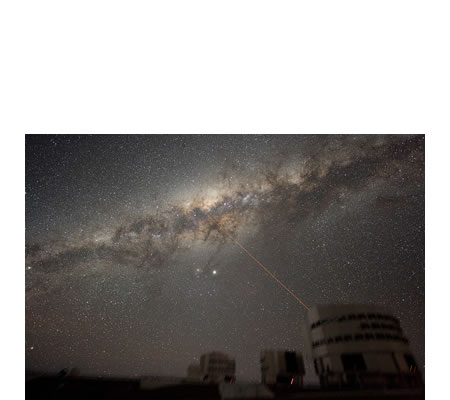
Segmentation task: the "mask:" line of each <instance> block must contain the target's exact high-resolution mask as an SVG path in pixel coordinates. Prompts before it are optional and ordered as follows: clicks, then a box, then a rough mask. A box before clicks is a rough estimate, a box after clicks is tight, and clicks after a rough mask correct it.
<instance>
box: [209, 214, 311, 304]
mask: <svg viewBox="0 0 450 400" xmlns="http://www.w3.org/2000/svg"><path fill="white" fill-rule="evenodd" d="M216 225H217V229H219V230H220V231H221V232H223V233H224V234H225V235H227V236H228V237H229V238H230V239H231V240H232V241H233V242H234V243H235V244H237V245H238V246H239V247H240V248H241V249H242V250H243V251H244V252H245V253H246V254H247V255H248V256H249V257H250V258H251V259H252V260H253V261H255V262H256V264H258V266H259V267H261V268H262V269H263V270H264V271H265V272H266V273H267V274H268V275H269V276H270V277H271V278H272V279H273V280H274V281H275V282H277V283H278V284H279V285H280V286H281V287H282V288H283V289H284V290H286V291H287V292H288V293H289V294H290V295H291V296H292V297H293V298H294V299H295V300H297V301H298V302H299V303H300V304H301V305H302V306H303V307H305V308H306V309H307V310H308V311H309V307H308V306H307V305H306V304H305V303H304V302H303V301H301V300H300V299H299V298H298V296H296V295H295V293H293V292H292V291H291V290H290V289H289V288H288V287H287V286H286V285H285V284H284V283H283V282H281V281H280V280H279V279H278V278H277V277H276V276H275V275H274V274H273V273H272V272H270V271H269V269H268V268H267V267H265V266H264V265H263V263H262V262H261V261H259V260H258V259H257V258H256V257H255V256H254V255H253V254H252V253H250V252H249V251H248V250H247V249H246V248H245V247H244V246H242V244H240V243H239V242H238V241H237V240H236V239H235V238H234V237H233V236H232V235H231V234H230V233H229V232H228V231H227V230H226V229H225V228H223V227H221V226H220V224H219V223H218V222H217V221H216Z"/></svg>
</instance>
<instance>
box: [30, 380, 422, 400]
mask: <svg viewBox="0 0 450 400" xmlns="http://www.w3.org/2000/svg"><path fill="white" fill-rule="evenodd" d="M235 385H236V386H238V385H239V383H237V384H235ZM271 392H272V393H273V397H272V398H273V399H292V400H294V399H304V400H309V399H311V400H318V399H327V400H328V399H329V400H331V399H351V400H359V399H361V400H366V399H367V400H369V399H389V400H407V399H408V400H409V399H411V400H423V399H425V393H424V389H423V388H422V389H415V390H413V389H397V390H394V389H390V390H346V391H323V390H320V389H319V388H304V389H298V388H297V389H295V388H290V387H288V388H271ZM25 397H26V399H29V400H32V399H77V400H78V399H80V400H81V399H213V400H214V399H217V400H220V399H224V397H222V396H221V394H220V389H219V386H218V385H214V384H192V383H181V384H171V385H166V386H159V387H155V388H152V389H148V388H144V387H143V386H142V385H141V381H140V380H139V379H106V378H104V379H99V378H87V377H64V378H61V377H50V376H40V377H34V378H31V377H29V378H27V379H26V384H25ZM226 398H230V399H231V398H234V399H243V398H245V399H258V398H263V397H258V396H256V397H255V396H251V395H250V397H247V396H244V397H242V396H239V397H226ZM266 398H267V397H266Z"/></svg>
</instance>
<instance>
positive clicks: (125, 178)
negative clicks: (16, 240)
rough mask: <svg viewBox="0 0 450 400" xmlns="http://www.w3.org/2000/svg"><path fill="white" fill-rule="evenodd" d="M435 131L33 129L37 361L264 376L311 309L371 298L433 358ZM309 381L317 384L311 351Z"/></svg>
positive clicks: (30, 273)
mask: <svg viewBox="0 0 450 400" xmlns="http://www.w3.org/2000/svg"><path fill="white" fill-rule="evenodd" d="M424 147H425V140H424V136H401V135H400V136H376V135H373V136H365V135H361V136H359V135H358V136H322V135H317V136H316V135H304V136H303V135H273V136H271V135H269V136H267V135H245V136H244V135H223V136H214V135H199V136H172V135H168V136H165V135H164V136H162V135H143V136H133V135H130V136H122V135H120V136H103V135H98V136H83V135H82V136H75V135H67V136H30V135H28V136H26V210H25V212H26V255H25V285H26V288H25V289H26V368H27V369H29V370H34V371H48V372H57V371H59V370H60V369H62V368H72V367H77V368H78V369H79V370H80V371H81V373H82V374H95V375H102V376H103V375H121V376H123V375H126V376H128V375H129V376H131V375H176V376H184V375H185V373H186V368H187V366H188V365H189V364H190V363H192V362H195V361H198V360H199V356H200V355H201V354H202V353H204V352H207V351H211V350H219V351H224V352H226V353H229V354H230V355H232V356H234V357H235V358H236V364H237V376H238V379H243V380H259V378H260V368H259V353H260V350H262V349H264V348H287V349H295V350H299V351H302V352H305V353H306V352H307V347H308V346H307V345H306V343H305V342H304V338H303V333H302V330H303V325H304V323H305V317H306V309H305V308H304V307H302V306H301V305H300V304H299V303H298V302H296V301H295V299H294V298H293V297H291V296H290V295H289V294H288V293H287V292H286V291H284V290H283V289H282V288H281V287H280V286H278V285H277V284H276V283H275V281H274V280H273V279H271V278H270V277H269V276H268V275H267V274H266V273H265V272H264V271H263V270H262V269H261V268H260V267H259V266H258V265H257V264H256V263H255V262H254V261H253V260H252V259H250V257H249V256H248V255H246V254H245V253H244V252H243V251H242V250H241V249H240V248H239V247H238V246H237V245H236V244H235V243H233V242H232V241H231V240H230V239H229V238H228V237H227V236H226V235H225V234H224V233H223V231H221V229H220V227H222V228H223V229H224V230H226V231H228V232H229V233H230V234H231V235H232V236H233V237H234V238H236V240H238V241H239V242H240V243H241V244H242V245H243V246H245V247H246V248H247V249H248V250H249V251H250V252H251V253H252V254H254V255H255V256H256V257H257V258H258V259H259V260H260V261H261V262H262V263H263V264H264V265H265V266H267V267H268V268H269V269H270V270H271V271H272V272H273V273H274V274H275V275H276V276H277V277H278V278H279V279H280V280H281V281H282V282H283V283H285V284H286V285H287V287H289V289H291V290H292V291H293V292H294V293H295V294H296V295H297V296H298V297H299V298H300V299H301V300H302V301H304V302H305V303H306V304H307V305H309V306H312V305H315V304H323V303H371V304H378V305H382V306H385V307H388V308H389V309H390V310H391V311H392V312H393V313H394V314H395V315H397V316H398V317H399V319H400V321H401V324H402V327H403V329H404V332H405V335H406V337H408V338H409V339H410V345H411V349H412V352H413V354H414V355H415V356H416V358H417V361H418V364H419V365H420V366H421V367H422V369H423V366H424V352H425V349H424V347H425V345H424V318H425V315H424V306H425V286H424V283H425V282H424V268H425V259H424V251H425V243H424V242H425V240H424V233H425V226H424V217H425V215H424V214H425V211H424V195H425V186H424V185H425V182H424V176H425V171H424V165H425V163H424V157H425V149H424ZM307 374H308V375H307V381H312V380H313V379H314V373H313V369H312V365H311V363H310V361H307Z"/></svg>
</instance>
